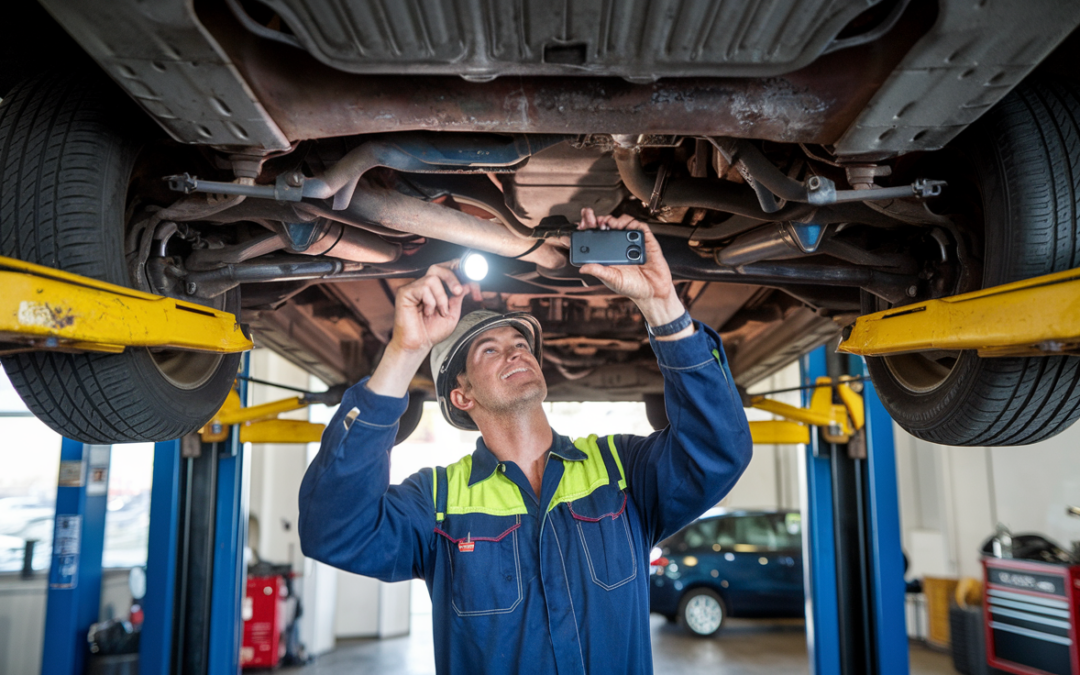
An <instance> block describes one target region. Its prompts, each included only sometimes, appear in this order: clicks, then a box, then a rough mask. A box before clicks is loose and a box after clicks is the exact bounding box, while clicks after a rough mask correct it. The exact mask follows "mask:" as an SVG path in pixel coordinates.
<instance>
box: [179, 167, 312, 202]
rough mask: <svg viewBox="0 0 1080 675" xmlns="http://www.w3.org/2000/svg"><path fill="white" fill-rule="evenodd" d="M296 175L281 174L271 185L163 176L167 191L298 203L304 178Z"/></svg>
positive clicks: (302, 195) (301, 198) (300, 198)
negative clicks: (167, 186)
mask: <svg viewBox="0 0 1080 675" xmlns="http://www.w3.org/2000/svg"><path fill="white" fill-rule="evenodd" d="M298 175H299V174H297V173H295V172H294V173H290V174H281V175H280V176H278V177H277V180H276V181H275V182H274V184H273V185H245V184H243V183H229V182H225V181H219V180H202V179H200V178H196V177H195V176H192V175H191V174H188V173H185V174H183V175H177V176H165V178H164V180H165V181H167V182H168V183H169V189H170V190H174V191H176V192H183V193H184V194H186V195H189V194H191V193H193V192H204V193H208V194H215V195H243V196H245V197H254V198H256V199H273V200H276V201H279V202H298V201H301V200H303V198H304V177H303V176H299V178H298V177H297V176H298Z"/></svg>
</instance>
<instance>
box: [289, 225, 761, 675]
mask: <svg viewBox="0 0 1080 675" xmlns="http://www.w3.org/2000/svg"><path fill="white" fill-rule="evenodd" d="M578 228H579V229H586V228H600V229H608V228H611V229H637V230H640V231H641V232H642V233H643V235H644V239H645V251H646V260H647V262H646V263H645V264H643V265H639V266H618V267H615V266H612V267H607V266H602V265H596V264H590V265H585V266H583V267H582V268H581V272H582V273H583V274H589V275H592V276H594V277H596V278H598V279H600V280H601V281H602V282H603V283H604V284H605V285H607V286H608V288H610V289H611V290H612V291H614V292H615V293H618V294H619V295H622V296H625V297H627V298H629V299H630V300H632V301H633V302H634V303H635V304H636V305H637V306H638V308H639V309H640V310H641V314H642V316H643V317H644V318H645V321H646V322H647V324H648V327H649V334H650V340H651V342H652V348H653V350H654V352H655V353H656V357H657V361H658V362H659V365H660V370H661V372H662V373H663V377H664V396H665V402H666V405H667V410H668V417H669V419H670V421H671V424H670V426H669V427H668V428H666V429H664V430H663V431H659V432H656V433H653V434H652V435H650V436H648V437H642V436H630V435H616V436H607V437H603V438H598V437H597V436H595V435H594V436H589V437H587V438H580V439H577V440H575V441H572V440H571V439H569V438H567V437H565V436H560V435H559V434H557V433H555V432H554V431H553V430H552V429H551V427H550V426H549V425H548V422H547V418H546V416H545V414H544V409H543V406H542V403H543V401H544V399H545V397H546V396H547V385H546V383H545V381H544V377H543V375H542V373H541V370H540V359H541V331H540V324H539V322H538V321H537V320H536V319H535V318H534V317H532V316H530V315H528V314H526V313H524V312H516V313H511V314H505V315H503V314H498V313H496V312H489V311H484V310H481V311H476V312H472V313H470V314H468V315H466V316H465V317H464V318H462V319H461V320H460V321H459V318H458V317H459V316H460V312H461V306H462V301H463V299H464V297H465V294H466V292H467V291H466V288H464V287H463V285H462V284H461V283H460V282H459V281H458V279H457V277H456V276H455V274H454V273H453V272H452V271H451V270H450V269H448V268H446V267H442V266H435V267H432V268H430V269H429V270H428V272H427V274H426V275H425V276H424V277H423V278H420V279H417V280H416V281H413V282H412V283H409V284H408V285H406V286H403V287H402V288H401V289H400V290H399V291H398V294H397V301H396V303H395V314H394V331H393V337H392V339H391V340H390V343H389V344H388V345H387V346H386V350H385V353H384V355H383V358H382V360H381V361H380V362H379V364H378V366H377V367H376V369H375V372H374V373H373V374H372V375H371V377H370V378H367V379H364V380H362V381H360V382H359V383H358V384H356V385H355V386H353V387H352V388H350V389H349V390H348V392H347V393H346V394H345V396H344V399H343V400H342V403H341V407H340V409H339V410H338V412H337V414H336V415H335V416H334V418H333V420H332V421H331V422H330V424H329V425H328V426H327V429H326V431H325V433H324V434H323V438H322V447H321V449H320V450H319V454H318V456H317V457H316V458H315V460H314V462H313V463H312V464H311V466H310V467H309V468H308V470H307V473H306V475H305V476H304V480H303V484H302V485H301V488H300V530H299V533H300V541H301V545H302V547H303V551H304V555H306V556H308V557H311V558H315V559H316V560H320V561H323V562H325V563H327V564H329V565H333V566H335V567H339V568H341V569H344V570H347V571H349V572H354V573H356V574H363V575H366V576H371V577H376V578H378V579H382V580H384V581H403V580H406V579H411V578H423V579H424V580H425V581H426V582H427V587H428V591H429V593H430V594H431V599H432V605H433V611H434V615H433V623H434V637H435V661H436V670H437V672H439V673H520V672H529V673H554V672H558V673H578V674H584V673H651V672H652V653H651V645H650V638H649V555H650V552H651V549H652V548H653V546H654V545H655V544H656V543H657V542H658V541H660V540H661V539H663V538H665V537H667V536H670V535H672V534H674V533H675V532H676V531H678V530H679V529H681V528H682V527H684V526H685V525H687V524H688V523H690V522H691V521H693V520H694V519H695V518H697V517H698V516H699V515H700V514H701V513H703V512H704V511H705V510H706V509H708V508H710V507H712V506H714V505H715V504H716V503H717V502H718V501H720V499H721V498H723V497H724V495H726V494H727V492H728V491H729V490H730V489H731V487H732V486H733V485H734V484H735V481H736V480H737V479H738V477H739V476H740V475H741V474H742V472H743V470H744V469H745V468H746V465H747V464H748V463H749V461H750V454H751V440H750V431H749V427H748V425H747V422H746V417H745V415H744V413H743V408H742V403H741V401H740V398H739V394H738V393H737V392H736V389H735V385H734V382H733V380H732V377H731V372H730V370H729V369H728V366H727V361H726V357H725V356H724V352H723V349H722V347H721V344H720V337H719V336H718V335H717V334H716V333H715V332H714V331H713V330H712V329H711V328H709V327H707V326H705V325H703V324H700V323H697V322H693V321H692V320H691V319H690V316H689V314H688V313H687V312H686V310H685V309H684V307H683V305H682V303H681V301H680V300H679V298H678V296H677V294H676V291H675V287H674V285H673V284H672V281H671V273H670V272H669V270H668V266H667V262H666V261H665V260H664V257H663V253H662V252H661V250H660V246H659V244H658V243H657V241H656V238H655V237H654V236H653V235H652V233H651V232H650V231H649V229H648V227H647V226H646V225H645V224H643V223H640V222H638V221H636V220H633V219H632V218H630V217H629V216H621V217H618V218H615V217H607V216H601V217H596V216H595V215H594V214H593V212H592V210H591V209H585V210H583V211H582V221H581V223H580V224H579V225H578ZM429 351H430V352H431V369H432V373H433V376H434V377H435V380H436V389H437V393H438V398H439V404H440V406H441V408H442V412H443V415H444V416H445V417H446V419H447V421H449V422H450V424H452V425H454V426H455V427H458V428H462V429H477V428H478V429H479V430H480V433H481V438H480V439H479V440H477V442H476V451H475V452H473V453H472V455H471V456H466V457H464V458H462V459H461V460H459V461H458V462H456V463H454V464H451V465H450V466H448V467H446V468H445V469H444V468H436V469H426V470H423V471H420V472H418V473H416V474H414V475H412V476H411V477H409V478H408V479H406V480H405V481H404V482H403V483H402V484H401V485H390V484H389V483H390V481H389V477H390V449H391V447H392V446H393V444H394V435H395V433H396V431H397V422H398V418H399V417H400V416H401V415H402V414H403V413H404V411H405V408H406V406H407V402H408V397H407V392H408V388H409V383H410V381H411V380H412V378H413V376H414V375H415V373H416V371H417V369H418V368H419V367H420V365H421V363H422V362H423V360H424V358H425V356H426V355H427V353H428V352H429ZM357 609H358V610H359V611H363V609H362V608H357Z"/></svg>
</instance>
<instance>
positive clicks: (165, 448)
mask: <svg viewBox="0 0 1080 675" xmlns="http://www.w3.org/2000/svg"><path fill="white" fill-rule="evenodd" d="M153 481H154V482H153V485H152V487H151V491H150V536H149V537H148V539H147V552H146V595H145V596H143V599H142V610H143V625H142V633H141V635H140V636H139V671H140V672H142V673H147V674H149V675H168V673H169V671H170V669H171V664H172V652H173V650H172V645H173V615H174V612H175V599H176V560H177V546H178V543H179V542H178V533H179V521H180V441H165V442H163V443H155V444H154V478H153Z"/></svg>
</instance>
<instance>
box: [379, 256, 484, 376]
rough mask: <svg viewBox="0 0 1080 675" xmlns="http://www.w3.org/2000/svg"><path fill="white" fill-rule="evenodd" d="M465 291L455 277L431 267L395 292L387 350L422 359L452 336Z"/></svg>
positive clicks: (442, 267) (438, 268) (450, 273)
mask: <svg viewBox="0 0 1080 675" xmlns="http://www.w3.org/2000/svg"><path fill="white" fill-rule="evenodd" d="M444 282H445V284H446V285H445V286H443V283H444ZM447 288H449V289H450V294H449V295H448V294H447V292H446V289H447ZM465 290H466V289H465V287H464V285H462V283H461V282H460V281H459V280H458V278H457V275H455V274H454V273H453V272H452V271H451V270H450V269H449V268H448V267H444V266H442V265H432V266H431V267H429V268H428V271H427V274H425V275H424V276H422V277H420V278H419V279H417V280H415V281H413V282H411V283H408V284H406V285H404V286H402V287H401V288H399V289H398V292H397V300H396V302H395V303H394V335H393V337H392V338H391V340H390V344H389V345H387V349H388V350H389V349H390V348H396V349H399V350H401V351H403V352H407V353H408V352H418V353H420V354H421V355H426V354H427V353H428V352H429V351H431V348H432V347H433V346H434V345H436V344H438V343H439V342H442V341H443V340H444V339H446V338H447V337H448V336H449V335H450V333H453V332H454V328H455V327H456V326H457V324H458V319H460V318H461V302H462V300H464V299H465Z"/></svg>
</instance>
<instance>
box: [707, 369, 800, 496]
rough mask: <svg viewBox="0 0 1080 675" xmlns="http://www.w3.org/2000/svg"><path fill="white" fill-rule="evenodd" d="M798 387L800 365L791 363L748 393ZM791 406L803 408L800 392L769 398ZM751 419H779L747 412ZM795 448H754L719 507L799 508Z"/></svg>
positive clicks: (785, 446) (757, 411)
mask: <svg viewBox="0 0 1080 675" xmlns="http://www.w3.org/2000/svg"><path fill="white" fill-rule="evenodd" d="M797 386H799V365H798V363H792V364H791V365H789V366H788V367H787V368H784V369H783V370H781V371H779V372H777V373H776V374H774V375H772V376H771V377H768V378H766V379H765V380H763V381H761V382H758V383H757V384H755V385H754V386H753V387H751V388H750V391H751V392H764V391H772V390H774V389H787V388H790V387H797ZM770 398H774V399H776V400H778V401H783V402H784V403H788V404H790V405H794V406H800V405H802V401H801V398H800V394H799V392H786V393H782V394H776V395H772V396H770ZM746 416H747V418H748V419H750V420H771V419H779V418H776V417H774V416H773V415H771V414H769V413H766V412H762V411H760V410H747V411H746ZM799 452H800V446H798V445H755V446H754V457H753V459H752V460H750V466H748V467H747V468H746V472H745V473H744V474H743V475H742V478H740V479H739V482H738V483H736V484H735V487H734V488H733V489H732V490H731V492H730V493H729V494H728V496H727V497H725V498H724V500H723V501H722V502H720V504H721V505H723V506H726V507H730V508H747V509H754V508H762V509H798V508H799V501H800V491H799Z"/></svg>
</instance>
